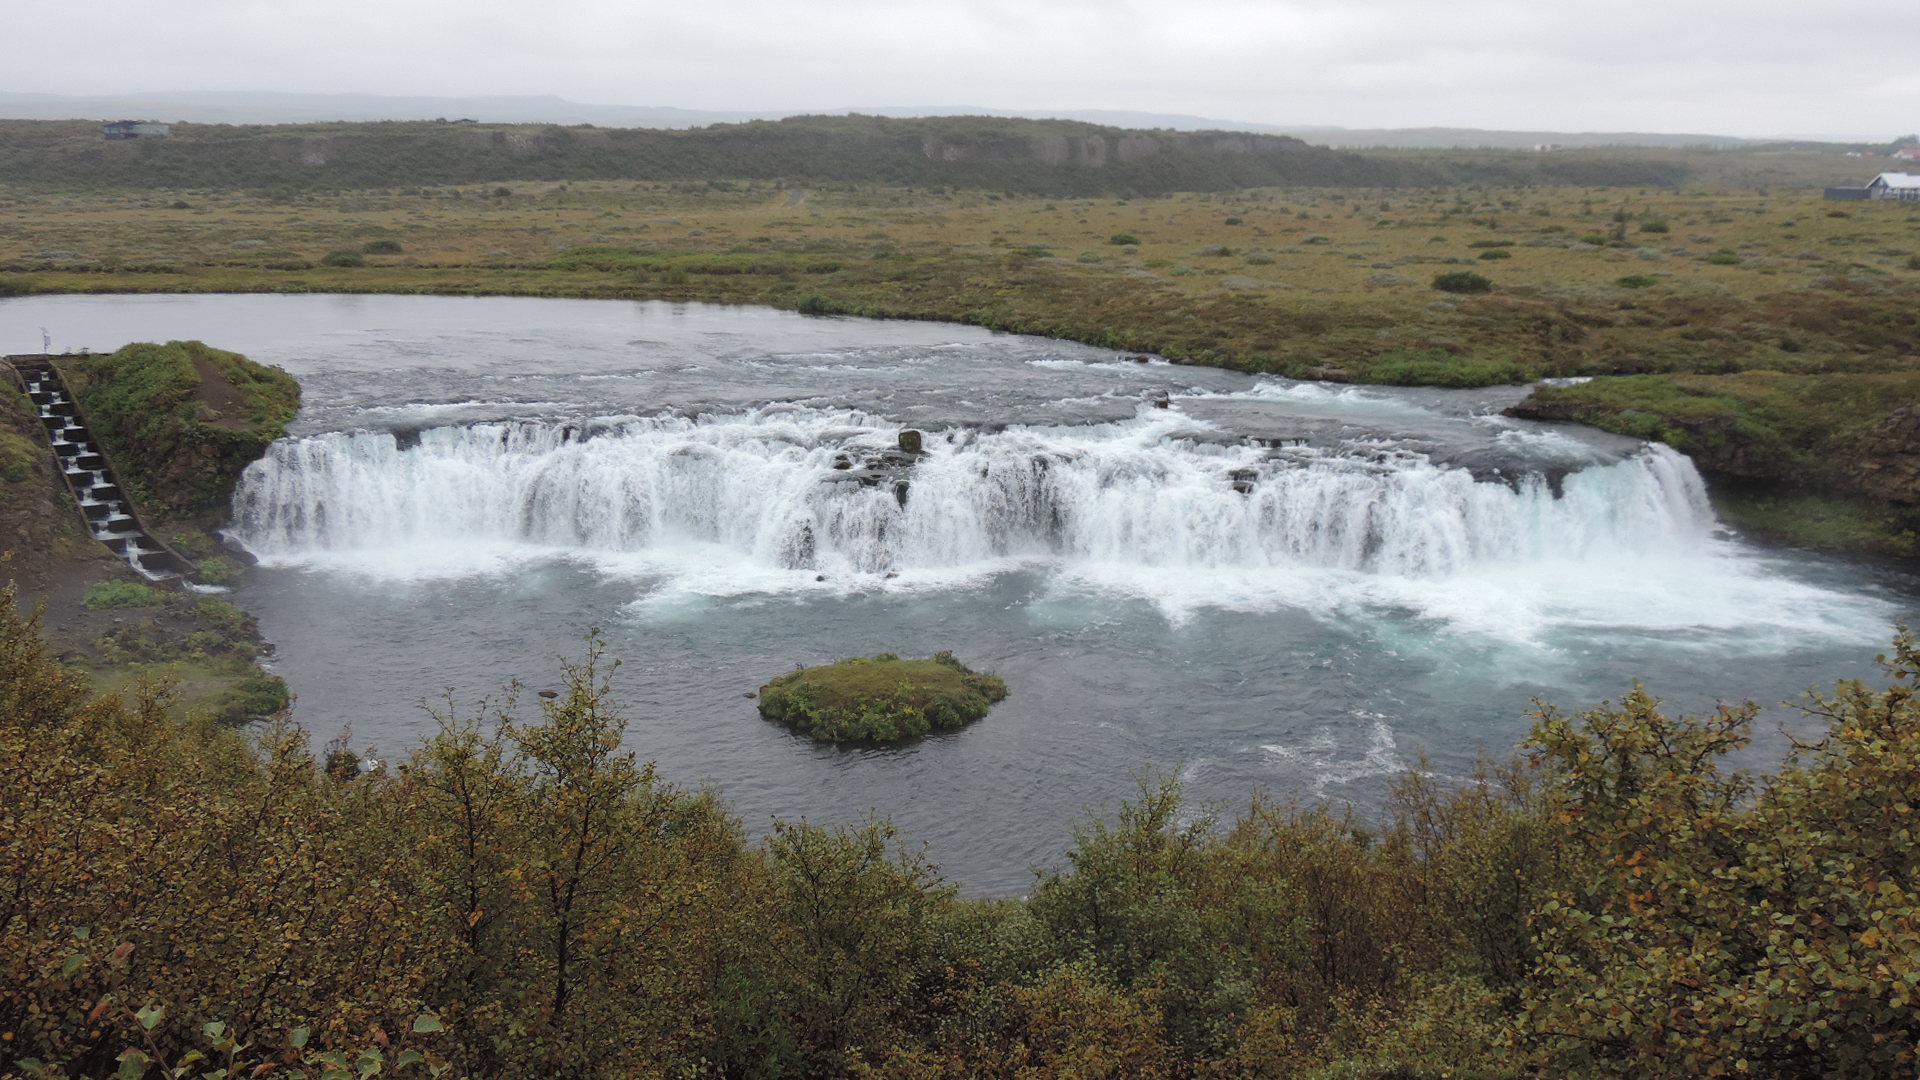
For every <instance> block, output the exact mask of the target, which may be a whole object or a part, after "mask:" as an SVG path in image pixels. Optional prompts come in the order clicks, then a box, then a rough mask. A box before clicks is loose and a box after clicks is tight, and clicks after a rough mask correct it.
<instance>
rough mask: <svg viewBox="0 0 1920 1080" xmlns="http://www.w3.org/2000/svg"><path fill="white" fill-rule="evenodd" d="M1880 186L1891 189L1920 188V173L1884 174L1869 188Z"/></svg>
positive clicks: (1874, 180)
mask: <svg viewBox="0 0 1920 1080" xmlns="http://www.w3.org/2000/svg"><path fill="white" fill-rule="evenodd" d="M1874 184H1879V185H1882V186H1885V187H1890V188H1920V173H1903V172H1883V173H1881V174H1880V175H1879V176H1876V177H1874V178H1873V183H1872V184H1868V185H1867V186H1868V187H1873V186H1874Z"/></svg>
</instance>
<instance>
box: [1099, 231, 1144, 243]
mask: <svg viewBox="0 0 1920 1080" xmlns="http://www.w3.org/2000/svg"><path fill="white" fill-rule="evenodd" d="M1139 242H1140V238H1139V237H1137V236H1135V235H1133V234H1132V233H1130V232H1117V233H1114V234H1113V235H1112V236H1109V237H1107V243H1109V244H1114V245H1116V246H1125V245H1127V244H1137V243H1139Z"/></svg>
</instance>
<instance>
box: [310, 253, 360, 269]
mask: <svg viewBox="0 0 1920 1080" xmlns="http://www.w3.org/2000/svg"><path fill="white" fill-rule="evenodd" d="M320 265H322V266H365V265H367V260H366V258H365V257H364V256H362V255H361V254H360V253H359V252H357V251H329V252H328V253H327V254H326V255H325V256H324V257H322V258H321V260H320Z"/></svg>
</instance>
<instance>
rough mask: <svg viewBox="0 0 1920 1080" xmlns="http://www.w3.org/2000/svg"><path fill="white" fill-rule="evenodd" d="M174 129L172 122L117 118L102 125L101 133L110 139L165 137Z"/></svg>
mask: <svg viewBox="0 0 1920 1080" xmlns="http://www.w3.org/2000/svg"><path fill="white" fill-rule="evenodd" d="M172 130H173V127H172V125H170V124H156V123H154V122H153V121H151V120H115V121H114V122H113V123H111V124H102V125H100V133H101V134H103V135H105V136H106V137H107V138H109V139H116V140H117V139H164V138H166V137H167V134H168V133H169V132H171V131H172Z"/></svg>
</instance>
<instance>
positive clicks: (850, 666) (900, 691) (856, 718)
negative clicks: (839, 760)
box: [760, 652, 1007, 742]
mask: <svg viewBox="0 0 1920 1080" xmlns="http://www.w3.org/2000/svg"><path fill="white" fill-rule="evenodd" d="M1006 696H1007V684H1006V683H1005V682H1004V681H1002V680H1001V679H1000V677H999V676H998V675H992V674H989V673H987V672H984V671H975V670H973V669H972V668H970V667H968V666H967V665H965V664H963V663H961V662H960V661H958V660H956V659H954V656H953V654H952V653H950V652H942V653H936V654H934V655H933V656H932V657H930V658H928V659H925V660H902V659H900V657H898V656H896V655H894V654H893V653H881V654H880V655H878V656H856V657H852V658H850V659H846V660H841V661H838V662H836V663H832V664H821V665H819V666H818V667H810V668H801V669H799V670H797V671H794V672H791V673H789V674H786V675H782V676H780V677H779V678H777V679H774V680H773V681H772V682H770V683H768V684H767V685H765V686H763V687H761V688H760V715H761V716H764V717H766V718H767V719H769V720H772V721H774V722H775V723H779V724H785V725H786V726H787V727H790V728H792V729H794V730H795V731H798V732H800V733H802V734H804V735H811V736H813V737H814V738H816V739H821V740H823V741H826V742H844V741H847V740H850V739H865V740H871V741H873V742H898V741H900V740H902V739H911V738H916V737H918V736H921V735H925V734H927V733H929V732H933V731H950V730H952V729H954V728H957V727H960V726H962V725H964V724H970V723H972V722H973V721H975V720H978V719H980V718H981V717H983V716H985V715H987V710H988V709H990V708H992V707H993V705H994V703H995V702H997V701H1000V700H1001V699H1002V698H1005V697H1006Z"/></svg>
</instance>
